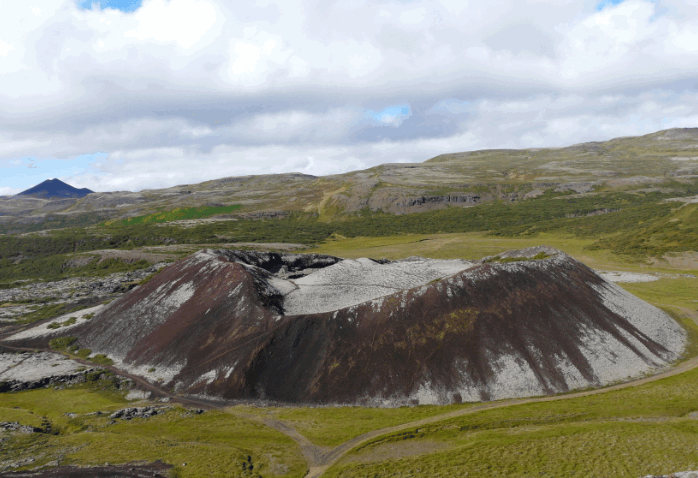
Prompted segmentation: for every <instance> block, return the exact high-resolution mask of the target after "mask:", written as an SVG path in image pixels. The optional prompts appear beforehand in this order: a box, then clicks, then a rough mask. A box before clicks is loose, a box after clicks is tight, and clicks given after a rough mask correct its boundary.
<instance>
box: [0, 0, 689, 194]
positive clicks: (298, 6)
mask: <svg viewBox="0 0 698 478" xmlns="http://www.w3.org/2000/svg"><path fill="white" fill-rule="evenodd" d="M694 3H695V2H694ZM694 3H687V2H679V1H677V0H667V1H663V2H662V4H661V6H658V4H656V3H652V2H647V1H644V0H626V1H624V2H622V3H621V4H619V5H616V6H607V7H606V8H604V9H602V10H601V11H596V9H595V8H596V4H597V1H587V0H583V1H578V2H567V1H563V0H537V1H533V2H516V1H515V0H502V1H500V2H479V3H472V2H463V1H457V0H440V1H427V0H412V1H410V2H356V1H350V0H340V1H337V2H325V1H320V0H310V1H308V0H304V1H301V0H286V1H284V2H279V1H274V0H265V1H264V2H229V1H224V0H144V1H143V5H142V7H141V8H139V9H137V10H136V11H135V12H133V13H128V14H127V13H124V12H121V11H119V10H115V9H104V10H101V9H98V8H95V9H94V10H81V9H79V8H78V7H77V5H76V3H75V2H74V0H36V1H33V2H31V3H26V2H3V6H2V9H3V14H2V15H0V36H1V38H0V58H2V62H0V160H1V159H3V158H4V159H16V158H23V157H29V156H31V157H56V158H67V157H73V156H79V155H81V154H87V153H94V152H95V151H104V152H107V153H108V154H109V158H110V159H109V160H108V161H106V162H104V161H101V163H104V164H103V165H101V166H99V167H95V168H93V170H89V171H87V172H86V173H84V175H83V176H80V175H78V176H76V177H79V178H82V179H80V181H87V179H88V178H89V180H94V181H97V182H98V183H99V184H102V185H103V187H104V188H106V187H119V188H128V189H136V188H142V187H151V186H155V185H158V186H163V185H167V184H171V182H172V181H188V180H187V179H186V178H188V177H192V178H193V177H196V178H200V179H209V178H212V177H217V176H220V175H224V174H238V173H248V174H252V173H262V172H268V171H275V172H281V171H287V170H290V169H293V168H298V169H299V170H302V171H304V172H314V173H315V174H326V173H332V172H338V171H344V170H346V169H347V168H354V167H365V166H366V167H367V166H371V165H375V164H378V163H381V162H386V161H418V160H423V159H426V158H428V157H430V156H433V155H436V154H439V153H443V152H448V151H453V150H456V149H460V150H463V149H468V148H486V147H521V146H546V145H557V146H560V145H564V144H568V143H575V142H579V141H583V140H591V139H599V140H600V139H607V138H610V137H612V136H613V135H615V134H623V135H627V134H641V133H645V132H650V131H651V130H652V129H660V128H665V127H668V126H669V125H691V124H693V123H692V122H693V121H694V119H695V118H696V116H697V115H698V111H697V110H696V107H695V106H694V105H696V104H698V103H696V99H697V98H696V97H695V92H696V91H698V80H697V79H696V78H698V36H696V33H695V32H696V31H698V6H697V5H695V4H694ZM386 105H410V107H409V108H408V109H407V110H405V111H402V110H399V111H398V110H394V111H393V110H390V108H389V107H388V108H386ZM365 112H369V113H370V114H369V117H367V116H366V113H365ZM386 126H387V127H386ZM117 160H118V161H117ZM189 165H195V166H196V167H195V169H196V172H195V174H193V175H192V172H191V171H192V168H191V167H190V166H189ZM210 165H214V166H210ZM138 171H144V172H143V174H138V173H137V172H138ZM100 178H101V179H100ZM85 185H87V186H88V187H89V184H85Z"/></svg>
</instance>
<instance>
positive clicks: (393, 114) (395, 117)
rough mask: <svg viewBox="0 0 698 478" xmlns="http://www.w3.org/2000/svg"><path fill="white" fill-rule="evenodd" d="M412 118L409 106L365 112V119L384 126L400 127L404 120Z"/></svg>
mask: <svg viewBox="0 0 698 478" xmlns="http://www.w3.org/2000/svg"><path fill="white" fill-rule="evenodd" d="M410 116H412V112H411V110H410V105H395V106H388V107H387V108H383V109H382V110H380V111H373V110H366V113H364V117H365V118H370V119H373V120H374V121H376V122H378V123H380V124H381V125H385V126H395V127H397V126H400V125H401V124H402V122H403V121H405V119H407V118H409V117H410Z"/></svg>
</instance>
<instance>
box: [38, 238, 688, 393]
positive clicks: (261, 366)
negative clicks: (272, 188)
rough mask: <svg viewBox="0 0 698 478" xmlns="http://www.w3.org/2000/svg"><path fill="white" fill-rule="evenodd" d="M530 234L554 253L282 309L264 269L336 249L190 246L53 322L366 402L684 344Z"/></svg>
mask: <svg viewBox="0 0 698 478" xmlns="http://www.w3.org/2000/svg"><path fill="white" fill-rule="evenodd" d="M541 250H544V251H547V252H548V254H551V256H550V257H548V258H545V259H539V260H529V261H521V262H511V263H497V262H490V263H484V262H483V263H478V264H472V265H470V266H468V267H469V268H467V269H466V270H463V271H461V272H458V273H456V274H455V275H451V276H449V277H445V278H443V279H441V280H436V281H430V282H429V283H426V284H424V285H421V286H418V287H415V288H412V289H407V290H402V291H399V292H396V293H392V294H389V295H387V296H384V297H381V298H377V299H374V300H369V301H367V302H363V303H359V304H356V305H352V306H350V307H345V308H342V309H339V310H335V311H332V312H323V313H315V314H301V315H284V314H283V307H284V304H283V301H284V294H283V293H282V292H280V290H279V289H278V288H275V287H274V286H273V285H272V284H273V283H275V282H274V280H275V277H276V278H278V277H279V276H281V277H286V278H288V277H294V274H296V273H297V274H298V275H299V276H300V275H304V274H308V272H312V271H313V270H318V271H319V270H321V269H322V268H326V267H340V266H341V265H342V263H341V262H340V261H341V259H337V258H332V257H329V256H316V255H294V254H271V253H269V254H264V253H235V252H231V251H210V250H208V251H201V252H198V253H196V254H194V255H192V256H189V257H188V258H185V259H183V260H181V261H179V262H177V263H176V264H174V265H172V266H170V267H168V268H167V269H165V270H163V271H162V272H161V273H159V274H158V275H157V276H155V277H154V278H153V279H152V280H151V281H150V282H148V283H146V284H145V285H142V286H140V287H138V288H136V289H134V290H132V291H131V292H129V293H127V294H125V295H124V296H122V297H121V298H120V299H118V300H116V301H114V302H112V303H111V304H109V305H108V306H107V307H106V308H105V309H103V310H102V311H100V313H98V314H97V316H96V317H94V318H93V319H91V320H89V321H85V322H84V323H81V324H80V325H78V326H77V327H72V328H71V329H70V330H66V331H64V332H62V331H61V330H60V329H58V330H57V331H55V334H54V335H53V336H56V335H70V336H77V337H78V338H79V343H80V346H81V347H87V348H90V349H92V350H93V351H94V352H95V353H106V354H108V355H109V356H110V357H111V358H113V359H114V360H115V361H116V362H117V365H118V366H120V367H122V368H124V369H126V370H129V371H131V372H135V373H138V374H141V375H143V376H145V377H148V378H149V379H151V380H157V379H158V378H159V379H160V380H161V381H162V382H164V383H165V384H168V383H169V384H170V385H171V386H173V387H175V389H176V390H177V391H180V392H185V393H191V394H205V395H208V396H218V397H224V398H228V399H244V400H259V399H262V400H270V401H276V402H286V403H305V404H311V403H313V404H363V405H372V406H398V405H403V404H408V403H441V404H443V403H451V402H460V401H474V400H488V399H500V398H507V397H517V396H530V395H540V394H551V393H557V392H562V391H567V390H569V389H572V388H580V387H586V386H589V385H602V384H606V383H609V382H612V381H616V380H620V379H625V378H627V377H629V376H637V375H640V374H642V373H646V372H647V371H651V370H654V369H656V368H658V367H661V366H665V365H666V364H667V363H668V362H670V361H672V360H675V359H676V358H677V357H678V356H679V354H680V353H682V351H683V348H684V342H685V333H684V331H683V329H681V328H680V327H679V326H678V324H676V323H675V322H674V321H673V320H672V319H671V318H669V317H668V316H667V315H666V314H664V313H663V312H661V311H659V310H658V309H656V308H654V307H652V306H650V305H649V304H646V303H644V302H643V301H641V300H640V299H638V298H636V297H634V296H632V295H630V294H628V293H627V292H625V291H623V290H622V289H620V288H619V287H617V286H615V285H614V284H611V283H609V282H606V281H604V280H603V279H602V278H600V277H599V276H598V275H596V274H595V273H594V272H593V271H592V270H591V269H589V268H588V267H586V266H584V265H583V264H581V263H579V262H577V261H575V260H574V259H572V258H570V257H569V256H567V255H565V254H564V253H561V252H559V251H556V250H554V249H548V248H543V249H541V248H533V249H531V250H524V251H520V252H519V253H518V254H513V255H519V256H524V257H525V256H533V255H535V254H536V253H537V252H540V251H541ZM510 255H512V254H510ZM372 264H373V265H372V267H374V268H376V267H380V264H376V263H372ZM308 268H310V269H308ZM328 270H329V269H328ZM276 283H277V285H278V280H277V282H276ZM48 338H50V337H46V336H44V337H43V338H42V339H41V340H43V341H44V342H46V341H47V340H48ZM34 340H37V339H34ZM24 343H25V344H32V343H33V344H38V343H37V342H36V341H34V342H32V341H31V340H25V341H24ZM152 369H155V370H154V371H153V370H152Z"/></svg>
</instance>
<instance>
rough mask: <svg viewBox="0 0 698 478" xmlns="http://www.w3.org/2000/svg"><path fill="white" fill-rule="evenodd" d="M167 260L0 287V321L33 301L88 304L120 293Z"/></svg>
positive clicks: (18, 313)
mask: <svg viewBox="0 0 698 478" xmlns="http://www.w3.org/2000/svg"><path fill="white" fill-rule="evenodd" d="M167 265H168V263H166V262H160V263H157V264H154V265H152V266H150V267H148V268H145V269H141V270H137V271H131V272H122V273H116V274H111V275H109V276H107V277H103V278H94V277H74V278H70V279H63V280H60V281H53V282H33V283H29V284H26V285H23V286H20V287H14V288H11V289H1V290H0V303H4V305H3V306H2V307H0V322H13V321H14V320H16V319H18V318H21V317H22V316H23V315H25V314H28V313H30V312H32V311H33V310H34V309H35V308H36V304H40V305H41V306H47V305H55V304H72V303H76V302H81V303H83V302H84V303H89V302H90V301H92V302H93V303H94V301H98V300H100V299H101V300H104V299H109V298H112V297H115V296H117V295H120V294H123V293H124V292H127V291H128V290H130V289H132V288H133V287H135V285H136V284H137V283H138V282H139V281H141V280H143V279H145V278H146V277H148V276H149V275H150V274H152V273H154V272H157V271H159V270H160V269H162V268H163V267H165V266H167Z"/></svg>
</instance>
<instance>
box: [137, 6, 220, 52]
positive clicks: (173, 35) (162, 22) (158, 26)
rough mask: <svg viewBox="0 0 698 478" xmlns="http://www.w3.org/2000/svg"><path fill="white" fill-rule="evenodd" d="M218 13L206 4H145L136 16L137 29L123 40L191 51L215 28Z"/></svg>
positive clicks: (213, 7)
mask: <svg viewBox="0 0 698 478" xmlns="http://www.w3.org/2000/svg"><path fill="white" fill-rule="evenodd" d="M216 10H217V9H216V7H215V5H214V4H212V3H211V2H208V1H205V0H168V1H165V0H150V1H148V0H146V1H145V2H144V5H143V6H142V7H141V8H139V9H138V10H136V13H135V14H134V19H135V21H136V24H137V26H136V28H134V29H133V30H128V31H127V32H126V33H125V34H124V36H125V37H135V38H137V39H139V40H153V41H155V42H176V43H177V44H178V45H179V46H181V47H182V48H191V47H193V46H194V45H195V44H196V43H197V42H199V40H201V39H202V38H203V37H204V36H205V35H206V33H208V32H209V30H210V29H211V28H212V27H213V26H214V25H215V24H216V20H217V16H218V14H217V12H216Z"/></svg>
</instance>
